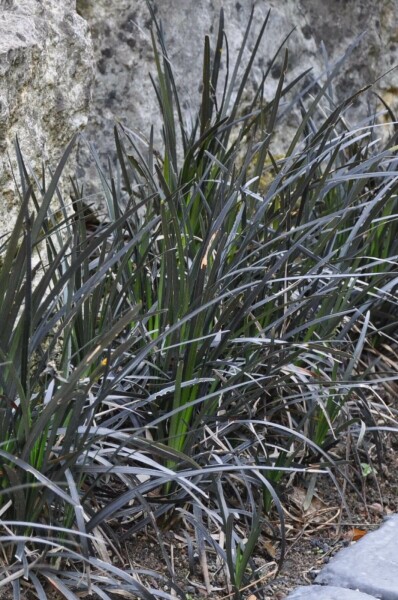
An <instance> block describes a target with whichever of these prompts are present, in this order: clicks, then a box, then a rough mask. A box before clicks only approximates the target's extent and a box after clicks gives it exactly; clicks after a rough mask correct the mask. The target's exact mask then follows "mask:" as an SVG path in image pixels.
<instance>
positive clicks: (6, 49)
mask: <svg viewBox="0 0 398 600" xmlns="http://www.w3.org/2000/svg"><path fill="white" fill-rule="evenodd" d="M75 9H76V2H75V0H63V1H62V2H59V0H0V226H1V228H2V230H3V231H4V229H5V228H7V224H8V223H12V215H13V214H14V213H15V212H16V210H17V206H18V204H19V198H18V196H17V194H16V193H15V189H14V185H13V181H12V176H11V170H10V162H9V158H8V153H10V155H11V156H15V153H14V147H13V146H14V140H15V137H16V136H18V138H19V142H20V145H21V147H22V151H23V153H24V155H26V157H27V159H29V161H30V162H31V164H32V166H33V167H36V168H39V167H40V166H41V161H42V159H50V162H51V164H52V166H53V167H55V166H56V161H57V159H58V158H59V157H60V155H61V153H62V149H63V147H64V146H65V145H66V144H67V142H68V141H69V140H70V139H71V137H72V136H73V134H74V133H75V132H76V131H78V130H80V129H82V128H83V127H84V126H85V124H86V122H87V114H88V109H89V103H90V94H91V84H92V80H93V51H92V44H91V38H90V33H89V28H88V25H87V23H86V21H84V20H83V19H82V18H81V17H80V16H79V15H78V14H77V13H76V10H75ZM3 223H4V226H3Z"/></svg>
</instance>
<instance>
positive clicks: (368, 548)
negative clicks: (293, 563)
mask: <svg viewBox="0 0 398 600" xmlns="http://www.w3.org/2000/svg"><path fill="white" fill-rule="evenodd" d="M315 582H316V583H319V584H323V585H325V584H326V585H334V586H339V587H342V588H350V589H353V590H355V589H358V590H360V591H361V592H364V593H366V594H370V595H373V596H375V597H376V598H382V600H398V515H394V516H393V517H390V518H388V519H387V520H386V521H385V522H384V523H383V525H382V526H381V527H380V528H379V529H378V530H377V531H373V532H372V533H368V534H367V535H365V536H364V537H363V538H362V539H361V540H360V541H359V542H357V543H356V544H355V545H354V546H351V547H349V548H344V549H343V550H341V551H340V552H339V553H338V554H337V555H336V556H335V557H334V558H333V559H332V560H331V561H330V562H329V563H328V564H327V565H325V567H323V569H322V571H321V572H320V574H319V575H318V577H317V578H316V580H315Z"/></svg>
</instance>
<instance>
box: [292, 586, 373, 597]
mask: <svg viewBox="0 0 398 600" xmlns="http://www.w3.org/2000/svg"><path fill="white" fill-rule="evenodd" d="M286 600H375V597H374V596H369V595H368V594H363V593H362V592H357V591H355V590H345V589H343V588H340V587H336V586H334V585H333V586H330V585H325V586H323V585H310V586H306V587H299V588H297V589H296V590H294V592H292V593H291V594H289V596H287V597H286Z"/></svg>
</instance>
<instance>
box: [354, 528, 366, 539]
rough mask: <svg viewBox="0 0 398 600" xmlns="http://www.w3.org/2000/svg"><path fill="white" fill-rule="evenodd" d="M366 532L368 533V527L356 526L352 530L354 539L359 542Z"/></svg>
mask: <svg viewBox="0 0 398 600" xmlns="http://www.w3.org/2000/svg"><path fill="white" fill-rule="evenodd" d="M366 534H367V531H366V529H357V528H356V527H354V528H353V530H352V541H353V542H357V541H358V540H360V539H361V538H363V536H364V535H366Z"/></svg>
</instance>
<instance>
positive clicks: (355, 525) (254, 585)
mask: <svg viewBox="0 0 398 600" xmlns="http://www.w3.org/2000/svg"><path fill="white" fill-rule="evenodd" d="M384 442H385V446H384V447H385V450H384V456H383V460H382V462H381V463H379V464H377V465H374V466H373V463H372V466H370V465H369V464H368V463H362V468H359V469H357V470H354V469H353V468H352V467H350V472H349V473H348V472H347V474H348V475H349V477H350V480H351V481H352V482H353V483H354V485H355V486H356V489H353V488H352V487H351V485H349V484H347V483H346V484H344V479H343V480H340V481H339V482H338V483H339V485H340V487H341V491H343V492H344V498H345V502H343V501H342V499H341V495H340V494H339V492H338V490H337V489H336V487H335V485H334V484H333V483H332V481H331V479H330V478H328V477H325V476H323V477H322V478H319V479H318V480H317V481H316V486H315V493H314V496H313V498H312V501H311V503H310V505H309V506H308V508H307V509H306V510H304V508H303V503H304V502H305V499H306V494H307V491H306V488H305V482H301V483H298V482H293V484H292V485H291V487H290V488H289V489H288V490H287V493H286V495H285V499H284V506H285V517H286V531H287V548H286V553H285V560H284V563H283V566H282V569H281V570H280V571H279V572H277V559H278V555H279V552H280V548H279V547H278V544H277V543H275V542H273V541H271V540H270V539H267V538H266V537H265V536H264V537H261V538H260V541H259V544H258V546H257V549H256V552H255V554H254V565H255V567H256V569H257V570H256V572H255V574H254V575H253V576H252V580H251V582H249V583H248V584H247V586H246V588H245V589H244V590H243V593H242V597H243V598H245V599H246V600H282V599H283V598H285V597H286V596H287V595H288V593H289V592H290V591H292V590H293V589H295V588H296V587H297V586H299V585H309V584H311V583H312V582H313V580H314V578H315V577H316V575H317V574H318V572H319V571H320V569H321V568H322V565H324V564H325V563H326V562H327V561H329V560H330V558H331V557H332V556H333V555H334V554H335V553H336V552H338V551H339V550H340V549H341V548H342V547H344V546H347V545H350V544H354V543H356V542H357V541H358V540H359V539H360V538H361V537H362V536H363V535H366V533H368V532H369V531H372V530H374V529H376V528H377V527H378V525H379V523H380V522H381V521H382V520H383V518H384V517H386V516H388V515H389V514H392V513H398V436H397V437H396V438H395V439H394V438H393V437H392V436H390V437H389V439H388V440H384ZM360 471H361V472H360ZM275 524H276V522H275ZM164 542H165V548H166V549H167V551H168V554H169V556H170V558H171V564H172V568H173V570H174V573H175V574H176V577H177V580H178V583H179V586H180V587H181V589H182V590H184V592H185V593H187V594H188V598H189V600H201V599H203V598H211V599H212V600H213V599H214V600H228V599H229V598H231V600H233V598H234V596H233V593H232V591H231V589H228V586H227V585H226V581H225V573H224V571H223V569H222V568H221V566H220V565H219V564H218V561H217V559H216V557H215V556H214V555H212V554H211V553H209V552H208V553H207V561H206V563H207V571H208V590H206V584H205V580H206V577H203V569H202V566H203V563H202V565H201V564H200V561H199V558H198V557H197V556H196V555H194V564H193V565H192V566H191V568H190V566H189V562H190V561H189V556H188V555H189V552H188V549H187V543H186V540H185V538H184V535H183V531H168V532H167V533H166V534H165V540H164ZM126 552H127V553H128V556H129V562H130V564H131V565H132V566H134V567H135V568H141V569H151V570H152V569H153V570H155V571H157V572H160V573H164V575H165V576H167V567H166V564H165V559H164V557H163V555H162V552H161V550H160V547H159V544H158V543H157V540H156V539H155V538H151V536H150V535H149V534H148V535H145V536H143V535H140V536H137V537H136V538H135V539H134V540H132V541H131V542H130V543H128V544H127V546H126ZM143 581H145V577H144V578H143ZM150 584H151V585H152V586H158V585H162V584H160V582H154V581H153V580H151V581H150ZM209 585H210V590H209ZM162 588H163V589H164V590H165V591H170V587H169V586H164V585H162Z"/></svg>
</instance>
